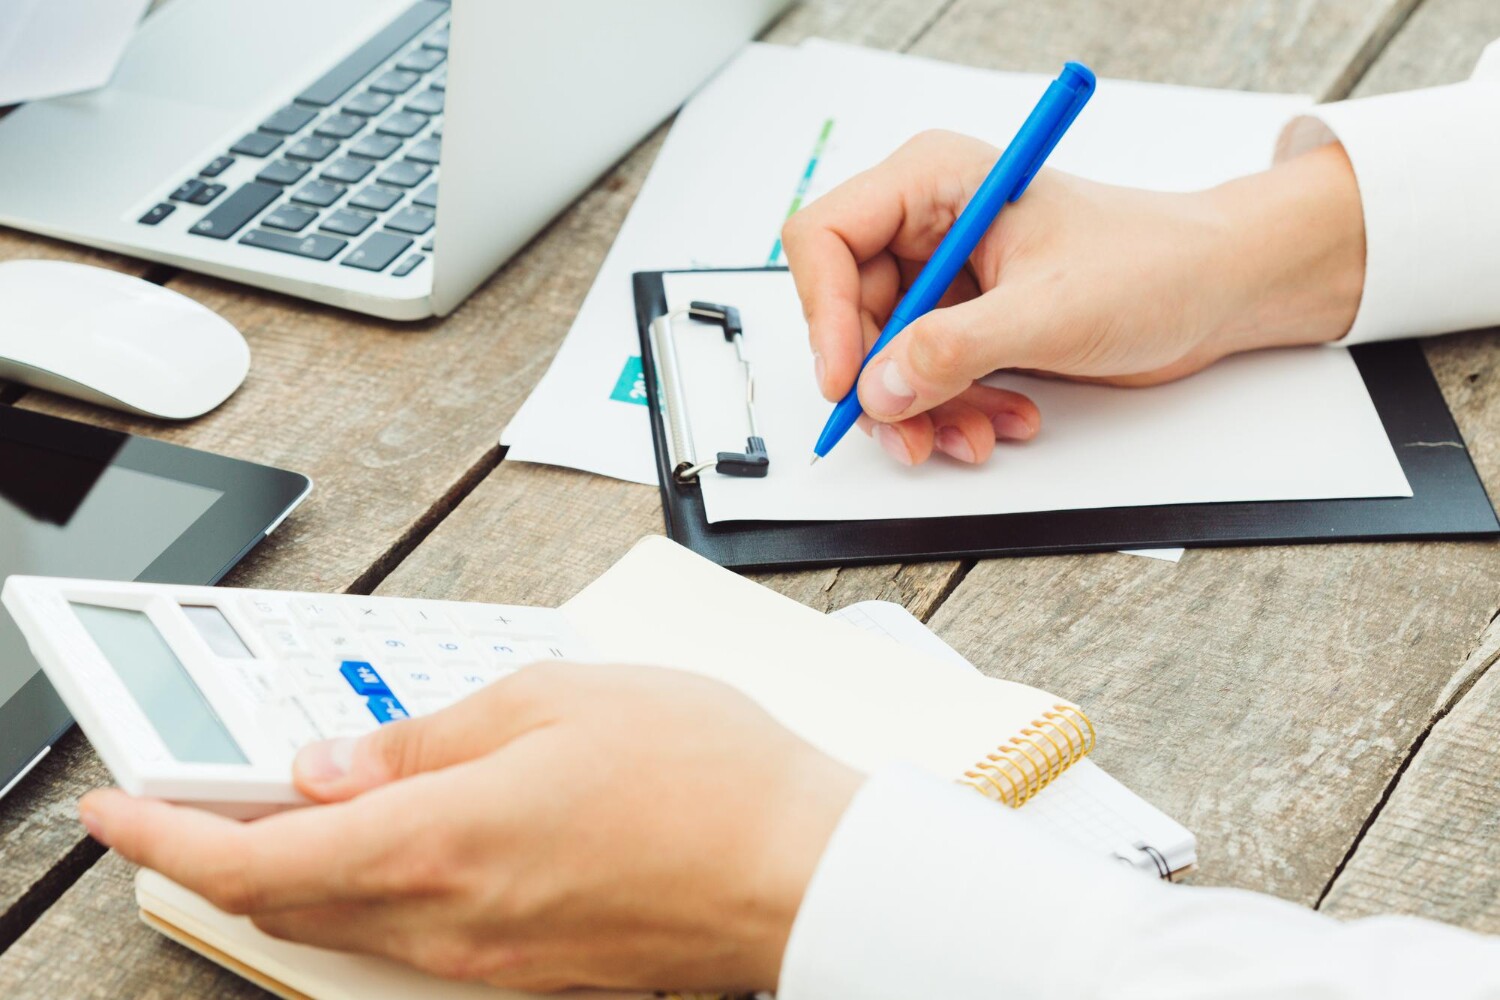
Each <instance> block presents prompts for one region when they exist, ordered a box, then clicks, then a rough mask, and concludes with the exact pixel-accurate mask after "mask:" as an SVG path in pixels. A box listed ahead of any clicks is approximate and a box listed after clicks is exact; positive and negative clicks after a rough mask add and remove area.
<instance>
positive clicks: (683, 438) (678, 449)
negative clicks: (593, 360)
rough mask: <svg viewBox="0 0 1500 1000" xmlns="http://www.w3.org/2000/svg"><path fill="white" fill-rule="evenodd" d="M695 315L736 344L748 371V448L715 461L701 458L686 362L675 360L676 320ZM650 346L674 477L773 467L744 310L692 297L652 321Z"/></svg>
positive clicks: (759, 475)
mask: <svg viewBox="0 0 1500 1000" xmlns="http://www.w3.org/2000/svg"><path fill="white" fill-rule="evenodd" d="M683 318H686V319H691V320H696V321H698V322H700V323H709V324H712V325H714V326H717V327H718V328H719V330H720V331H722V332H723V334H724V341H725V343H729V344H733V345H734V351H735V357H736V358H738V359H739V362H740V366H741V367H742V368H743V369H744V372H745V416H746V419H747V421H748V423H749V428H750V433H749V435H748V436H747V437H746V438H745V450H744V451H738V452H736V451H721V452H719V453H718V454H717V455H716V456H715V457H714V460H713V461H711V462H700V461H698V459H697V453H696V451H695V450H694V445H693V433H692V425H691V423H690V421H689V415H688V408H687V396H686V394H685V393H684V391H683V383H682V367H681V365H680V364H679V363H678V360H677V341H676V339H675V337H674V335H673V329H672V324H673V323H674V322H675V321H677V320H679V319H683ZM651 346H652V350H653V352H654V353H655V355H656V358H657V359H658V363H657V368H658V371H659V374H660V377H661V378H660V382H661V389H662V401H663V404H664V405H663V409H664V410H665V411H666V414H665V415H666V418H667V427H668V431H669V433H668V438H669V440H670V443H671V461H672V478H673V479H675V480H676V481H677V482H678V483H682V484H686V483H693V482H697V480H698V476H699V474H701V473H703V472H705V471H707V470H709V469H712V470H714V471H715V472H717V473H719V474H720V475H723V476H736V477H739V478H742V479H764V478H765V476H766V474H767V473H768V472H769V471H770V468H771V456H770V455H769V454H768V453H767V452H766V442H765V439H764V438H762V437H761V436H760V430H759V428H758V427H757V425H756V421H755V372H754V370H753V369H752V368H751V367H750V359H749V358H747V357H746V356H745V328H744V324H743V323H742V322H741V321H740V311H739V310H738V309H736V308H734V307H733V306H724V305H717V304H715V303H713V302H692V303H689V304H688V305H687V307H686V308H681V309H674V310H672V311H671V312H669V313H666V314H665V315H662V316H658V317H657V318H656V319H654V320H652V321H651Z"/></svg>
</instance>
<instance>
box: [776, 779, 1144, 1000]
mask: <svg viewBox="0 0 1500 1000" xmlns="http://www.w3.org/2000/svg"><path fill="white" fill-rule="evenodd" d="M1164 888H1165V886H1164V885H1163V884H1162V883H1159V882H1156V881H1154V880H1152V879H1148V878H1146V877H1144V876H1142V875H1141V874H1140V873H1139V872H1136V871H1134V870H1133V869H1130V868H1128V867H1126V866H1125V865H1123V864H1121V863H1119V862H1117V861H1111V860H1108V859H1106V858H1099V857H1094V856H1092V855H1088V854H1083V853H1080V852H1078V851H1076V850H1073V849H1070V848H1066V847H1063V846H1061V845H1058V844H1055V843H1053V842H1052V841H1050V840H1049V839H1047V838H1045V837H1043V836H1042V835H1041V833H1040V832H1039V831H1038V830H1037V829H1036V828H1035V827H1034V826H1030V825H1026V824H1024V821H1023V820H1022V818H1021V816H1020V815H1019V814H1018V813H1017V812H1015V811H1012V810H1010V809H1007V808H1005V807H1003V806H999V805H997V804H996V803H994V802H992V801H990V800H988V799H986V798H984V797H983V796H981V795H978V794H976V793H975V792H973V791H971V790H969V789H966V788H963V787H961V786H958V785H955V784H953V783H951V782H945V781H942V780H940V779H938V778H935V777H932V776H930V775H928V774H926V773H924V772H921V771H917V770H915V769H909V768H893V769H889V770H886V771H882V772H880V773H878V774H876V775H875V776H874V777H872V778H870V779H869V780H868V781H867V782H866V783H865V785H864V787H863V788H861V790H860V791H859V793H858V794H857V795H856V796H855V798H854V801H853V802H852V803H851V804H850V806H849V809H848V811H847V812H846V813H845V814H844V817H843V819H842V820H841V821H840V823H839V825H838V828H837V829H836V830H835V831H834V834H833V837H832V838H831V839H830V840H829V843H828V847H827V848H826V850H825V851H824V854H823V857H822V859H821V861H820V862H819V864H818V868H817V870H816V872H814V874H813V878H812V881H811V882H810V883H809V884H808V889H807V893H806V895H805V896H804V898H803V901H802V907H801V909H800V911H799V912H798V914H797V919H796V922H795V923H794V924H793V927H792V933H791V937H790V939H789V940H788V942H787V948H786V953H785V955H784V957H783V959H782V968H781V983H780V989H779V991H778V994H777V995H778V997H779V998H780V1000H828V998H830V997H841V998H849V997H859V998H860V1000H911V998H912V997H922V996H931V997H943V998H945V1000H964V998H968V997H976V998H978V997H985V998H993V997H1001V996H1016V997H1023V996H1041V995H1051V994H1052V993H1054V992H1055V991H1056V988H1057V986H1058V984H1059V982H1060V981H1062V980H1060V979H1059V977H1066V981H1068V982H1073V983H1077V982H1080V981H1083V982H1089V981H1099V980H1102V979H1103V978H1104V976H1105V973H1106V969H1107V967H1108V966H1109V965H1110V964H1111V963H1113V962H1114V961H1116V960H1117V958H1118V952H1119V949H1120V947H1121V946H1122V945H1124V944H1125V941H1124V940H1122V937H1123V936H1122V935H1119V934H1110V933H1099V934H1090V933H1089V930H1088V928H1089V927H1090V926H1091V925H1092V926H1094V927H1100V928H1113V927H1122V926H1129V925H1130V922H1132V921H1133V920H1135V919H1138V918H1139V915H1140V912H1141V904H1142V903H1143V902H1144V901H1145V900H1146V899H1152V900H1154V899H1157V898H1158V897H1157V896H1156V895H1155V894H1156V893H1158V892H1159V891H1161V890H1163V889H1164ZM1095 977H1097V979H1096V978H1095Z"/></svg>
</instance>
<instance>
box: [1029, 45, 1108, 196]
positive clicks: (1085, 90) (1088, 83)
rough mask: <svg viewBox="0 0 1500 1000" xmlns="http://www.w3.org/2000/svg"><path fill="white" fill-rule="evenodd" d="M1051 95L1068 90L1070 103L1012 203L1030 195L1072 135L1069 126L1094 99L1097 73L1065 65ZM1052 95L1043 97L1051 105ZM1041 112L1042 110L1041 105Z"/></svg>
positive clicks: (1076, 64) (1055, 81) (1081, 65)
mask: <svg viewBox="0 0 1500 1000" xmlns="http://www.w3.org/2000/svg"><path fill="white" fill-rule="evenodd" d="M1047 89H1048V91H1049V92H1051V91H1057V90H1066V91H1067V92H1068V96H1067V100H1068V101H1069V102H1070V103H1069V105H1068V108H1067V110H1066V111H1064V112H1063V114H1062V116H1061V117H1059V118H1058V120H1057V123H1056V124H1055V125H1054V126H1053V128H1052V135H1051V136H1050V137H1049V138H1048V139H1047V144H1046V145H1045V146H1043V147H1042V148H1041V149H1040V150H1038V151H1037V155H1036V158H1035V159H1034V160H1032V161H1031V166H1030V167H1029V168H1027V170H1026V173H1025V174H1024V175H1022V177H1021V183H1020V184H1017V185H1016V190H1015V192H1014V193H1013V194H1012V195H1011V196H1010V199H1009V200H1010V201H1015V200H1016V199H1017V198H1019V197H1021V195H1023V194H1025V193H1026V189H1027V188H1028V187H1030V186H1031V181H1032V179H1033V178H1035V177H1036V175H1037V171H1039V170H1041V169H1042V164H1044V163H1046V162H1047V157H1049V156H1051V155H1052V150H1053V149H1055V148H1057V144H1058V142H1060V141H1061V140H1062V137H1063V135H1064V134H1066V133H1067V131H1068V126H1070V125H1072V124H1073V119H1075V118H1077V117H1078V112H1080V111H1082V110H1083V106H1084V105H1085V104H1087V103H1088V102H1089V98H1090V97H1093V96H1094V72H1093V70H1091V69H1089V68H1088V67H1087V66H1085V65H1083V64H1082V63H1076V62H1069V63H1066V64H1064V65H1063V71H1062V73H1061V74H1060V75H1059V76H1058V78H1057V79H1056V80H1053V81H1052V83H1051V85H1050V86H1048V88H1047ZM1051 96H1052V94H1051V93H1048V94H1047V95H1045V96H1044V97H1043V101H1042V103H1043V104H1045V103H1047V101H1046V98H1047V97H1051ZM1038 110H1041V106H1040V105H1038Z"/></svg>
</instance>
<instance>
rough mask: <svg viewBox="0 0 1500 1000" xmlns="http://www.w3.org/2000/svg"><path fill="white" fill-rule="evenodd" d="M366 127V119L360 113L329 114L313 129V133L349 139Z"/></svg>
mask: <svg viewBox="0 0 1500 1000" xmlns="http://www.w3.org/2000/svg"><path fill="white" fill-rule="evenodd" d="M364 127H365V120H364V119H363V118H361V117H360V116H359V115H346V114H337V115H329V116H328V117H327V118H324V119H323V120H322V121H321V122H319V123H318V127H317V128H315V129H313V134H314V135H321V136H326V137H328V138H329V139H347V138H349V137H350V136H351V135H353V134H354V133H356V132H358V131H359V130H360V129H362V128H364Z"/></svg>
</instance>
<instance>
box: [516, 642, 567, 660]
mask: <svg viewBox="0 0 1500 1000" xmlns="http://www.w3.org/2000/svg"><path fill="white" fill-rule="evenodd" d="M572 648H573V647H572V646H569V645H564V644H563V643H561V642H557V641H549V640H541V641H539V642H527V643H523V644H522V649H523V651H524V653H525V654H526V660H527V661H528V662H535V661H537V660H571V659H573V653H572V652H571V650H572Z"/></svg>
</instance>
